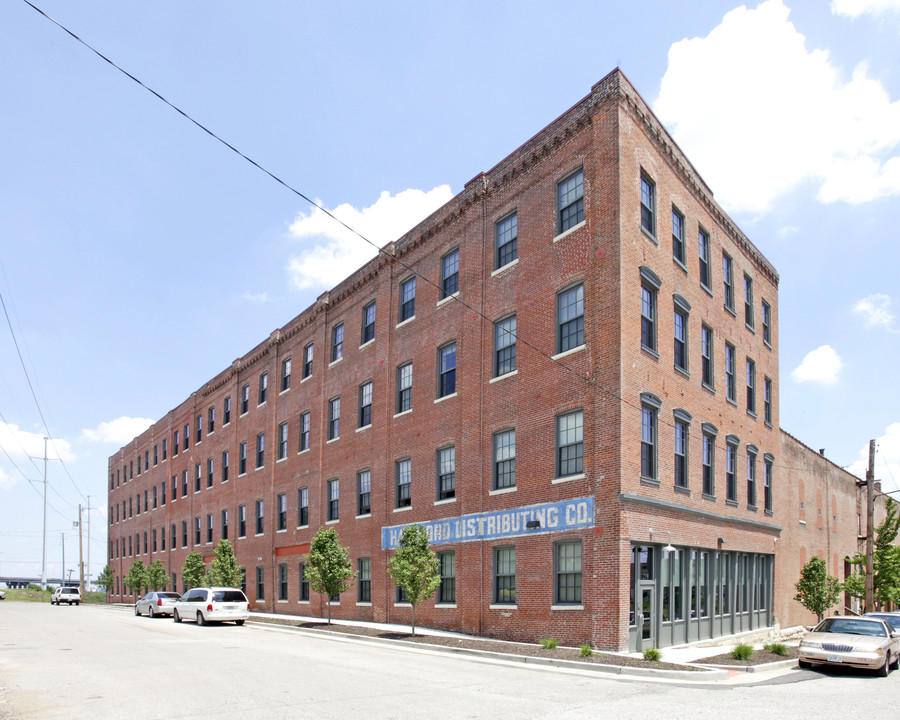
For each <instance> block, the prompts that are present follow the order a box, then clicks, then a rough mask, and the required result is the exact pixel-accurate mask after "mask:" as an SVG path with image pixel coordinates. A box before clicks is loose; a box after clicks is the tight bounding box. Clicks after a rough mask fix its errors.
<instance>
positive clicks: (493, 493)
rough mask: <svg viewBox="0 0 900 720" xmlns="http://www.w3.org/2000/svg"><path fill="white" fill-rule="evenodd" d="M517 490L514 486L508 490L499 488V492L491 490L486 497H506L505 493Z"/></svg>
mask: <svg viewBox="0 0 900 720" xmlns="http://www.w3.org/2000/svg"><path fill="white" fill-rule="evenodd" d="M518 489H519V488H518V487H517V486H516V485H513V486H512V487H508V488H500V489H499V490H491V491H490V492H489V493H488V495H506V494H507V493H511V492H516V491H517V490H518Z"/></svg>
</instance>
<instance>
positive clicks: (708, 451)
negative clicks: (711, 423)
mask: <svg viewBox="0 0 900 720" xmlns="http://www.w3.org/2000/svg"><path fill="white" fill-rule="evenodd" d="M715 447H716V446H715V438H713V436H712V435H707V434H706V433H704V434H703V494H704V495H707V496H709V497H713V496H714V495H715V494H716V492H715V490H716V488H715Z"/></svg>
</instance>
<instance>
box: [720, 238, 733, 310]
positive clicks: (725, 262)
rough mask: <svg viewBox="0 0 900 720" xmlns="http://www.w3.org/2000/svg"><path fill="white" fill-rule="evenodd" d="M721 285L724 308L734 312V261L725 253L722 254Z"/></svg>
mask: <svg viewBox="0 0 900 720" xmlns="http://www.w3.org/2000/svg"><path fill="white" fill-rule="evenodd" d="M722 284H723V294H724V296H725V307H726V308H728V309H729V310H731V311H732V312H734V261H733V260H732V259H731V256H730V255H728V254H727V253H725V252H723V253H722Z"/></svg>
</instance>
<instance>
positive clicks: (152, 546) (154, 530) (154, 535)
mask: <svg viewBox="0 0 900 720" xmlns="http://www.w3.org/2000/svg"><path fill="white" fill-rule="evenodd" d="M150 550H151V552H156V529H155V528H154V529H153V543H152V545H151V546H150Z"/></svg>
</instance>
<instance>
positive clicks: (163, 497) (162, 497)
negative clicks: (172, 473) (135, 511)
mask: <svg viewBox="0 0 900 720" xmlns="http://www.w3.org/2000/svg"><path fill="white" fill-rule="evenodd" d="M160 490H161V492H160V494H159V495H160V503H161V504H162V505H165V504H166V481H165V480H163V481H162V487H161V488H160ZM118 509H119V506H118V505H116V510H118ZM117 515H118V513H117ZM116 520H118V517H117V518H116Z"/></svg>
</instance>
